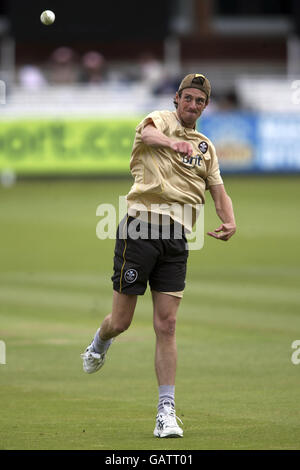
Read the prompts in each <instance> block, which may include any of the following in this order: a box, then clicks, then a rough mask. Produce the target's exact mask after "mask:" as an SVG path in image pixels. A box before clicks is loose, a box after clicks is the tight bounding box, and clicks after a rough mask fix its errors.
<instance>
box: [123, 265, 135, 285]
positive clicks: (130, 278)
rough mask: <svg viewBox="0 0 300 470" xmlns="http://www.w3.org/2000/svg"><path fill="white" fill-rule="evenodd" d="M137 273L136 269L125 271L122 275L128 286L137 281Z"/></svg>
mask: <svg viewBox="0 0 300 470" xmlns="http://www.w3.org/2000/svg"><path fill="white" fill-rule="evenodd" d="M137 277H138V273H137V270H136V269H127V271H126V272H125V274H124V279H125V281H126V282H128V284H132V283H133V282H135V281H136V280H137Z"/></svg>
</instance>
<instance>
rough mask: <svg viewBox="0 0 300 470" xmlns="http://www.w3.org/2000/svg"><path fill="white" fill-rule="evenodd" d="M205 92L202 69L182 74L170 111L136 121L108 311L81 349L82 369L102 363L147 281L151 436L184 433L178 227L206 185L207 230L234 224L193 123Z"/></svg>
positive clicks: (220, 235) (182, 247)
mask: <svg viewBox="0 0 300 470" xmlns="http://www.w3.org/2000/svg"><path fill="white" fill-rule="evenodd" d="M210 93H211V87H210V83H209V81H208V79H207V78H206V77H205V76H204V75H201V74H189V75H187V76H186V77H185V78H184V79H183V80H182V82H181V84H180V86H179V89H178V91H177V92H176V95H175V99H174V104H175V108H176V110H175V111H154V112H152V113H150V114H149V115H148V116H147V117H146V118H145V119H144V120H143V121H142V122H141V123H140V124H139V125H138V126H137V128H136V135H135V140H134V144H133V150H132V155H131V161H130V169H131V173H132V175H133V176H134V184H133V186H132V188H131V190H130V191H129V193H128V195H127V206H128V214H127V216H126V217H125V218H124V219H123V220H122V221H121V223H120V225H119V227H118V232H117V240H116V246H115V256H114V274H113V276H112V281H113V306H112V312H111V313H110V314H109V315H107V316H106V317H105V318H104V320H103V322H102V324H101V326H100V328H99V329H98V330H97V332H96V334H95V337H94V340H93V341H92V343H91V344H90V345H89V346H88V347H87V349H86V351H85V353H83V354H82V358H83V369H84V371H85V372H87V373H93V372H96V371H97V370H99V369H100V368H101V367H102V366H103V364H104V361H105V358H106V354H107V351H108V348H109V346H110V345H111V343H112V340H113V339H114V338H115V337H116V336H118V335H119V334H121V333H123V332H124V331H125V330H127V328H128V327H129V326H130V324H131V321H132V318H133V315H134V311H135V307H136V303H137V296H138V295H143V294H144V292H145V290H146V288H147V284H148V282H149V285H150V288H151V292H152V300H153V324H154V330H155V335H156V350H155V371H156V376H157V381H158V392H159V400H158V407H157V416H156V426H155V429H154V435H155V436H157V437H161V438H163V437H182V436H183V431H182V429H181V427H180V426H179V425H178V422H177V419H178V418H177V417H176V414H175V376H176V361H177V349H176V338H175V325H176V313H177V310H178V307H179V305H180V302H181V299H182V296H183V290H184V287H185V275H186V264H187V258H188V249H187V243H186V238H185V231H186V230H187V231H191V230H192V226H193V225H194V223H195V220H196V218H197V214H198V212H197V207H198V206H199V205H201V204H204V202H205V190H206V189H209V191H210V193H211V195H212V198H213V201H214V204H215V208H216V212H217V214H218V216H219V218H220V219H221V221H222V224H221V225H220V227H218V228H217V229H215V230H214V231H212V232H208V234H209V235H210V236H212V237H214V238H216V239H217V240H223V241H227V240H229V238H230V237H232V235H233V234H234V233H235V231H236V225H235V218H234V212H233V207H232V203H231V199H230V197H229V196H228V195H227V193H226V190H225V188H224V184H223V180H222V178H221V176H220V171H219V165H218V159H217V155H216V152H215V148H214V146H213V144H212V143H211V141H210V140H209V139H208V138H207V137H205V136H204V135H203V134H200V133H199V132H198V131H197V130H196V121H197V119H198V118H199V117H200V116H201V114H202V112H203V111H204V109H205V108H206V106H207V104H208V102H209V98H210ZM186 207H188V208H189V209H190V210H189V211H185V210H184V209H185V208H186ZM187 214H188V216H187ZM137 234H138V236H137Z"/></svg>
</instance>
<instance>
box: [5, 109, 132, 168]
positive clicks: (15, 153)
mask: <svg viewBox="0 0 300 470" xmlns="http://www.w3.org/2000/svg"><path fill="white" fill-rule="evenodd" d="M138 122H139V119H138V118H135V119H133V118H128V119H125V118H124V119H97V120H96V119H89V120H86V119H78V120H72V119H61V120H27V119H26V120H13V121H0V171H1V170H4V169H10V170H13V171H14V172H15V173H16V174H17V175H46V174H52V175H59V174H65V175H66V174H74V173H75V174H85V175H87V174H113V173H116V174H117V173H121V174H127V173H128V174H129V161H130V155H131V150H132V144H133V139H134V135H135V128H136V126H137V124H138Z"/></svg>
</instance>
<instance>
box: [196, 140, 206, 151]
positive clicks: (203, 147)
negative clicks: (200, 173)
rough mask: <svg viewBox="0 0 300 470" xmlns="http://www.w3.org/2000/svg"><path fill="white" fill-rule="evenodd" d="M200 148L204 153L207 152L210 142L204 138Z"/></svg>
mask: <svg viewBox="0 0 300 470" xmlns="http://www.w3.org/2000/svg"><path fill="white" fill-rule="evenodd" d="M198 147H199V149H200V152H202V153H206V152H207V149H208V144H207V142H205V141H204V140H203V141H202V142H200V144H199V145H198Z"/></svg>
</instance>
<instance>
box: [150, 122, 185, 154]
mask: <svg viewBox="0 0 300 470" xmlns="http://www.w3.org/2000/svg"><path fill="white" fill-rule="evenodd" d="M141 137H142V141H143V142H144V144H146V145H149V146H150V147H168V148H170V149H172V150H174V151H175V152H178V153H182V154H184V155H189V156H191V155H192V154H193V147H192V145H191V144H190V143H189V142H185V141H182V140H181V141H178V140H173V139H170V137H168V136H166V135H165V134H163V133H162V132H161V131H160V130H158V129H157V128H156V127H155V125H154V124H153V122H149V124H147V125H146V126H145V127H144V128H143V130H142V132H141Z"/></svg>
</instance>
